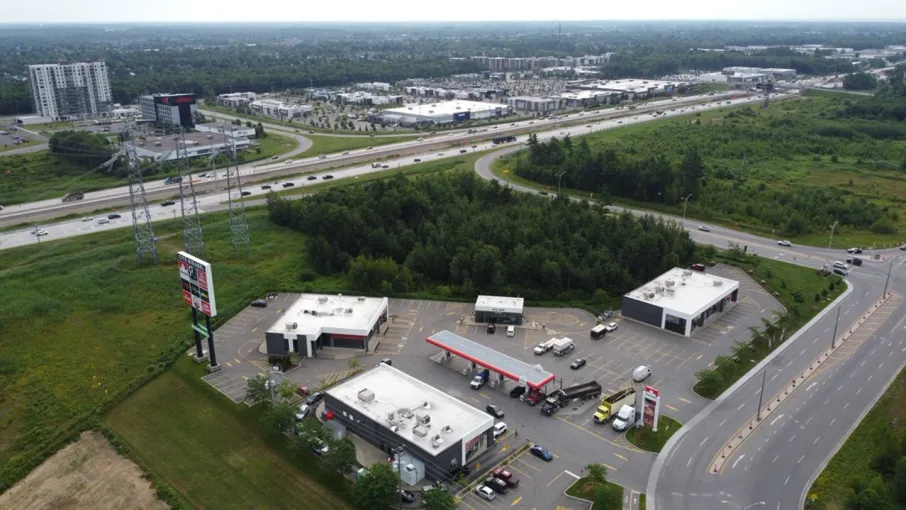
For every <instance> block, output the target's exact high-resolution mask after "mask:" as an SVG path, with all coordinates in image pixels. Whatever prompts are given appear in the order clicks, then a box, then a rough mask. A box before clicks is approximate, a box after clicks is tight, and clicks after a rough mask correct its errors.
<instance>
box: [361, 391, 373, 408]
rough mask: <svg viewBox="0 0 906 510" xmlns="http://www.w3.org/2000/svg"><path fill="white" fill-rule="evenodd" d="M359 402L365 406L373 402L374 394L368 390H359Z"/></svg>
mask: <svg viewBox="0 0 906 510" xmlns="http://www.w3.org/2000/svg"><path fill="white" fill-rule="evenodd" d="M359 400H361V401H362V402H365V403H366V404H370V403H371V402H374V392H373V391H371V390H369V389H368V388H365V389H363V390H359Z"/></svg>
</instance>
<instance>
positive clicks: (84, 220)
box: [82, 216, 94, 223]
mask: <svg viewBox="0 0 906 510" xmlns="http://www.w3.org/2000/svg"><path fill="white" fill-rule="evenodd" d="M88 221H94V218H92V217H91V216H85V217H84V218H82V223H85V222H88Z"/></svg>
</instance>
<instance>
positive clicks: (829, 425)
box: [827, 418, 837, 427]
mask: <svg viewBox="0 0 906 510" xmlns="http://www.w3.org/2000/svg"><path fill="white" fill-rule="evenodd" d="M835 421H837V419H836V418H834V419H833V420H831V421H830V423H829V424H828V425H827V426H828V427H831V426H833V425H834V422H835Z"/></svg>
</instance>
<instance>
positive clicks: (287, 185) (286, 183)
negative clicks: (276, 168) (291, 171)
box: [283, 182, 296, 188]
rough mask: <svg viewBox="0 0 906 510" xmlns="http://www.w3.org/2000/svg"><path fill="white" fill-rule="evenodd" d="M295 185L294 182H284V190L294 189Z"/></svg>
mask: <svg viewBox="0 0 906 510" xmlns="http://www.w3.org/2000/svg"><path fill="white" fill-rule="evenodd" d="M295 185H296V183H294V182H284V183H283V187H284V188H292V187H293V186H295Z"/></svg>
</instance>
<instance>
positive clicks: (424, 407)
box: [422, 400, 431, 409]
mask: <svg viewBox="0 0 906 510" xmlns="http://www.w3.org/2000/svg"><path fill="white" fill-rule="evenodd" d="M422 409H431V402H428V401H427V400H426V401H425V402H424V403H423V404H422Z"/></svg>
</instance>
